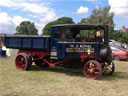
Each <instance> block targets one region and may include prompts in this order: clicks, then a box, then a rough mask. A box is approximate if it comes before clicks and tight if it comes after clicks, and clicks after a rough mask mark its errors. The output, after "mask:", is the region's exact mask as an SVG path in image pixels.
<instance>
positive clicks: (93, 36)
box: [54, 27, 104, 42]
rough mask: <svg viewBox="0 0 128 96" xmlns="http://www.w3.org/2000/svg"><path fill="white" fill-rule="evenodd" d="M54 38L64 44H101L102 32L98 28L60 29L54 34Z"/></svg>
mask: <svg viewBox="0 0 128 96" xmlns="http://www.w3.org/2000/svg"><path fill="white" fill-rule="evenodd" d="M54 38H55V39H56V40H59V41H64V42H71V41H72V42H73V41H74V42H103V41H104V39H103V38H104V31H103V30H101V29H100V28H97V29H87V28H79V27H77V28H74V27H73V28H72V27H71V28H70V27H60V28H58V31H57V32H55V34H54Z"/></svg>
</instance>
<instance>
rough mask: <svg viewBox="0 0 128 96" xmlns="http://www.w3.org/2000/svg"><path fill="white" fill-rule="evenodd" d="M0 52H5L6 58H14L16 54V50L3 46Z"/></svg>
mask: <svg viewBox="0 0 128 96" xmlns="http://www.w3.org/2000/svg"><path fill="white" fill-rule="evenodd" d="M2 50H6V55H7V56H16V55H17V52H18V49H10V48H6V47H5V46H3V47H2Z"/></svg>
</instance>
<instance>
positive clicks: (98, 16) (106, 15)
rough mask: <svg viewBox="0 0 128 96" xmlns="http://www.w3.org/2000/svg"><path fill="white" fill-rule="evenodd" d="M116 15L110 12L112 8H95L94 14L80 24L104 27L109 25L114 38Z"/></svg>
mask: <svg viewBox="0 0 128 96" xmlns="http://www.w3.org/2000/svg"><path fill="white" fill-rule="evenodd" d="M113 17H114V13H113V12H110V6H109V7H104V8H94V9H93V12H92V14H91V15H90V16H89V17H87V18H83V19H82V20H81V21H80V22H79V23H80V24H97V25H103V24H104V23H108V24H109V26H110V32H111V36H110V38H113V34H114V33H113V31H114V21H113Z"/></svg>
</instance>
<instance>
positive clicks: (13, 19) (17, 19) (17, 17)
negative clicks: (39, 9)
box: [12, 16, 29, 25]
mask: <svg viewBox="0 0 128 96" xmlns="http://www.w3.org/2000/svg"><path fill="white" fill-rule="evenodd" d="M12 21H13V23H14V24H15V25H19V24H20V23H21V22H22V21H29V19H28V18H23V17H21V16H14V17H13V18H12Z"/></svg>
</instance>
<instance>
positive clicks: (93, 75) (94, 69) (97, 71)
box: [83, 60, 102, 79]
mask: <svg viewBox="0 0 128 96" xmlns="http://www.w3.org/2000/svg"><path fill="white" fill-rule="evenodd" d="M83 72H84V75H85V76H86V77H87V78H88V79H100V77H101V76H102V67H101V64H100V63H99V62H97V61H95V60H89V61H88V62H87V63H85V65H84V68H83Z"/></svg>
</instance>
